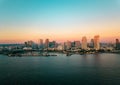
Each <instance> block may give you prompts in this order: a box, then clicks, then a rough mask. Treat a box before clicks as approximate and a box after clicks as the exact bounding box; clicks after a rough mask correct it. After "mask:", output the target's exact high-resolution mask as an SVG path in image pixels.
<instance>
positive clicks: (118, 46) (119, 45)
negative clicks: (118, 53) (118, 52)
mask: <svg viewBox="0 0 120 85" xmlns="http://www.w3.org/2000/svg"><path fill="white" fill-rule="evenodd" d="M116 49H120V42H119V39H116Z"/></svg>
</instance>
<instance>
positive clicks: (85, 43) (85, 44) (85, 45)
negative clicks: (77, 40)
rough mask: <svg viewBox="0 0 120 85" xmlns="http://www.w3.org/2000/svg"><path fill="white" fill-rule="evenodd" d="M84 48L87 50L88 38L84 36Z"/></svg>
mask: <svg viewBox="0 0 120 85" xmlns="http://www.w3.org/2000/svg"><path fill="white" fill-rule="evenodd" d="M81 48H82V49H84V50H87V38H86V37H85V36H84V37H82V46H81Z"/></svg>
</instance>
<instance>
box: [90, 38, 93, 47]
mask: <svg viewBox="0 0 120 85" xmlns="http://www.w3.org/2000/svg"><path fill="white" fill-rule="evenodd" d="M89 47H90V48H94V39H91V41H90V44H89Z"/></svg>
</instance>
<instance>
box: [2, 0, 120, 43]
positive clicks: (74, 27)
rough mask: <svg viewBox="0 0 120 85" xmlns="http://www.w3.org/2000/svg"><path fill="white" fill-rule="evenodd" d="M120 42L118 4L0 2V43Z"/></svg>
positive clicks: (113, 0)
mask: <svg viewBox="0 0 120 85" xmlns="http://www.w3.org/2000/svg"><path fill="white" fill-rule="evenodd" d="M95 35H99V36H100V40H101V42H114V41H115V39H116V38H118V39H120V0H0V43H18V42H24V41H26V40H33V41H37V40H38V39H46V38H49V39H50V40H56V41H58V42H63V41H67V40H70V41H74V40H80V41H81V38H82V37H83V36H86V37H87V39H88V41H89V40H90V39H91V38H93V37H94V36H95Z"/></svg>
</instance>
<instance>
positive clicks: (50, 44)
mask: <svg viewBox="0 0 120 85" xmlns="http://www.w3.org/2000/svg"><path fill="white" fill-rule="evenodd" d="M49 47H50V48H56V47H57V43H56V41H52V42H49Z"/></svg>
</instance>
